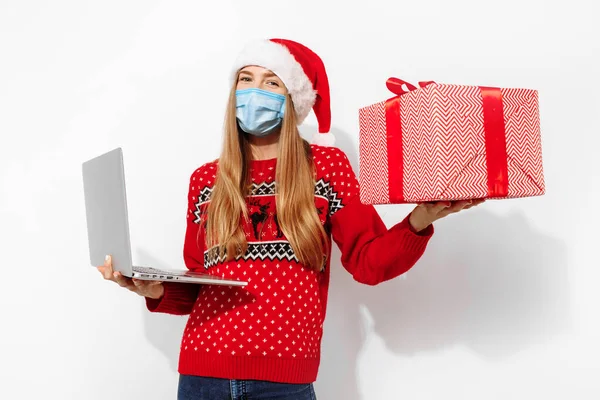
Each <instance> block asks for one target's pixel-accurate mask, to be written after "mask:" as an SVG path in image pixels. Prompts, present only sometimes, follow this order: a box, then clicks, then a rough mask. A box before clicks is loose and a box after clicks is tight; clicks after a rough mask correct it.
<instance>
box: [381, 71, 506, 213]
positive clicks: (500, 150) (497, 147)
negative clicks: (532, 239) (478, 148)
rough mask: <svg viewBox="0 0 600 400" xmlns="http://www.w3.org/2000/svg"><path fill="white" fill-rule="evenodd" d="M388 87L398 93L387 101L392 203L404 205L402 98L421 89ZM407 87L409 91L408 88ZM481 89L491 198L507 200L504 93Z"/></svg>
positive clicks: (393, 83) (394, 82)
mask: <svg viewBox="0 0 600 400" xmlns="http://www.w3.org/2000/svg"><path fill="white" fill-rule="evenodd" d="M431 83H435V82H433V81H427V82H419V86H420V87H421V88H423V87H425V86H427V85H429V84H431ZM386 86H387V88H388V89H389V90H390V91H391V92H392V93H394V94H396V96H395V97H392V98H391V99H388V100H386V102H385V119H386V131H387V132H386V133H387V159H388V188H389V198H390V203H402V202H404V188H403V180H404V178H403V169H404V160H403V157H402V156H403V152H402V121H401V118H400V97H401V96H402V95H404V94H406V93H408V92H411V91H413V90H417V87H415V86H414V85H412V84H410V83H408V82H406V81H403V80H402V79H398V78H389V79H388V80H387V82H386ZM404 86H406V88H407V89H408V90H406V89H404ZM479 89H480V90H481V97H482V99H483V126H484V131H485V146H486V159H487V184H488V197H506V196H507V195H508V166H507V155H506V132H505V129H504V110H503V102H502V92H501V91H500V89H499V88H491V87H484V86H480V87H479Z"/></svg>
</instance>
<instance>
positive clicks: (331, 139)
mask: <svg viewBox="0 0 600 400" xmlns="http://www.w3.org/2000/svg"><path fill="white" fill-rule="evenodd" d="M311 143H313V144H316V145H317V146H323V147H333V145H334V144H335V136H334V135H333V133H331V132H327V133H319V132H316V133H315V134H314V135H313V137H312V139H311Z"/></svg>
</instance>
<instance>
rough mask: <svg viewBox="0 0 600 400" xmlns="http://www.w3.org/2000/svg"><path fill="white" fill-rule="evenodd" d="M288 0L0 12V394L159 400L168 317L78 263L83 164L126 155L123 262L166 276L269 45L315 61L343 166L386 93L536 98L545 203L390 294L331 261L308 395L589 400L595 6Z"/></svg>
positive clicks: (462, 227) (472, 237)
mask: <svg viewBox="0 0 600 400" xmlns="http://www.w3.org/2000/svg"><path fill="white" fill-rule="evenodd" d="M291 3H292V2H283V1H271V2H267V1H254V2H246V1H223V0H219V1H213V2H211V4H210V5H206V2H200V1H157V0H145V1H139V0H138V1H131V0H130V1H114V0H113V1H89V0H88V1H81V0H79V1H74V0H73V1H54V2H42V1H38V2H34V1H16V0H15V1H6V0H5V1H2V2H1V3H0V57H1V58H0V110H1V111H0V135H1V138H2V142H1V145H0V183H1V186H0V187H1V190H2V191H1V192H0V194H1V195H0V233H1V235H2V236H1V239H2V240H1V241H0V249H1V257H0V260H1V262H0V264H1V267H0V268H1V269H2V271H3V274H2V279H3V282H2V285H1V287H2V289H1V290H0V301H1V302H0V304H1V305H2V314H1V319H0V321H1V322H0V324H1V328H0V363H1V368H2V370H1V374H0V376H1V378H0V380H1V381H2V383H1V384H0V398H2V399H37V398H57V399H90V400H92V399H149V400H150V399H167V398H175V390H176V381H177V374H176V363H177V356H178V354H177V351H178V346H179V336H180V334H181V331H182V329H183V326H184V322H185V319H184V318H180V317H173V316H165V315H151V314H150V313H148V312H146V311H145V308H144V305H143V303H142V300H141V299H140V298H138V297H136V296H134V295H132V294H130V293H128V292H126V291H124V290H122V289H120V288H118V287H117V286H116V285H112V284H109V283H107V282H104V281H103V280H102V279H101V277H100V275H99V274H98V273H97V272H96V271H95V270H94V269H92V268H91V267H89V266H88V254H87V237H86V231H85V214H84V208H83V196H82V182H81V174H80V165H81V162H82V161H84V160H86V159H88V158H90V157H92V156H94V155H97V154H99V153H100V152H103V151H106V150H109V149H112V148H114V147H116V146H122V147H123V148H124V151H125V156H126V169H127V171H126V172H127V179H128V193H129V196H130V197H129V201H130V213H131V215H130V217H131V229H132V235H133V241H134V252H135V256H136V259H137V261H138V262H139V263H148V264H153V265H156V266H158V267H167V266H170V267H181V266H182V259H181V246H182V240H183V233H184V217H185V207H186V191H187V180H188V178H189V174H190V173H191V172H192V171H193V169H194V168H196V167H197V166H199V165H200V164H201V163H203V162H205V161H208V160H210V159H212V158H214V157H216V156H217V154H218V150H219V145H220V127H221V121H222V112H223V107H224V102H225V99H226V96H227V92H228V83H227V77H228V73H229V66H230V64H231V62H232V60H233V58H234V57H235V54H236V52H237V50H238V49H239V47H240V45H241V44H242V43H243V42H244V41H245V40H246V39H248V38H250V37H273V36H277V37H285V38H292V39H295V40H298V41H300V42H303V43H305V44H307V45H308V46H310V47H312V48H313V49H314V50H315V51H317V52H318V53H319V54H320V55H321V56H322V57H323V59H324V60H325V62H326V65H327V68H328V71H329V76H330V81H331V86H332V103H333V116H334V117H333V129H334V133H335V134H336V135H337V137H338V144H339V146H340V147H341V148H342V149H343V150H344V151H346V152H347V153H348V155H349V156H350V159H351V160H352V162H353V164H354V167H355V168H356V169H357V168H358V153H357V148H358V121H357V118H358V117H357V109H358V107H360V106H362V105H366V104H370V103H373V102H376V101H380V100H383V99H385V98H388V97H390V93H389V92H387V89H386V88H385V79H386V78H388V77H389V76H397V77H401V78H404V79H407V80H409V81H412V82H416V81H419V80H435V81H438V82H445V83H464V84H473V85H491V86H507V87H510V86H512V87H528V88H536V89H538V90H539V91H540V102H541V113H542V130H543V151H544V167H545V173H546V181H547V190H548V193H547V195H546V196H544V197H540V198H534V199H522V200H511V201H501V202H489V203H486V204H485V205H483V206H481V207H480V208H478V209H475V210H472V211H470V212H468V213H465V214H460V215H456V216H452V217H449V218H448V219H446V220H444V221H441V222H440V223H439V224H437V231H436V235H435V237H434V238H433V240H432V241H431V244H430V247H429V248H428V251H427V253H426V255H425V256H424V258H423V259H422V260H421V261H420V262H419V264H418V265H417V266H416V267H415V269H414V270H412V271H411V272H409V273H408V274H407V275H406V278H405V279H396V280H395V281H392V282H389V283H386V284H382V285H380V286H378V287H373V288H371V287H366V286H361V285H359V284H358V283H355V282H353V281H352V279H351V277H350V276H349V275H348V274H347V273H346V272H345V271H344V270H343V269H342V267H341V266H340V264H339V263H334V265H333V267H332V268H333V282H332V285H331V296H330V304H329V312H328V319H327V321H326V324H325V325H326V334H325V338H324V350H323V362H322V368H321V371H320V377H319V380H318V382H317V385H316V387H317V391H318V392H317V394H318V396H319V398H320V399H325V400H328V399H334V400H335V399H345V400H359V399H360V400H375V399H382V398H407V399H415V400H423V399H438V398H452V399H458V398H460V399H482V398H485V399H505V398H511V399H541V398H571V399H597V398H599V397H600V383H598V382H599V381H598V380H597V379H595V378H597V375H598V373H599V372H600V368H599V367H598V358H599V356H600V343H599V341H598V340H597V339H598V337H599V335H600V322H599V317H598V315H599V314H598V304H599V302H600V290H598V289H597V287H598V281H599V280H600V263H599V262H598V254H597V249H598V246H597V242H598V237H599V235H598V233H597V225H598V222H600V219H599V217H598V201H599V200H598V199H599V198H600V190H599V189H598V181H599V178H600V176H599V173H598V155H597V154H598V145H599V142H598V134H599V133H600V123H599V122H598V118H597V115H598V107H599V106H600V100H599V97H598V95H597V89H598V87H599V84H600V78H599V77H598V76H599V75H598V71H599V70H600V68H599V67H600V65H599V62H598V61H599V56H598V54H599V50H600V46H599V45H598V41H597V39H593V38H594V37H596V38H598V37H600V29H599V28H598V25H597V17H598V16H599V14H600V10H599V7H598V4H597V2H594V1H592V0H588V1H584V0H572V1H568V2H556V1H553V2H550V1H545V2H543V1H541V0H507V1H503V2H482V1H475V0H459V1H452V2H449V1H443V0H435V1H427V2H421V1H419V2H417V1H412V2H408V1H402V2H397V1H381V0H371V1H368V2H362V1H361V2H354V3H352V2H340V3H337V4H335V3H334V2H333V1H322V0H320V1H308V0H307V1H303V2H294V4H291ZM315 127H316V123H315V119H314V117H313V116H312V114H311V117H310V118H309V120H308V121H307V123H306V124H305V126H303V128H302V132H303V134H306V135H307V137H308V136H309V135H310V134H311V133H312V131H313V130H314V129H315ZM577 163H578V164H577ZM378 209H379V211H380V212H381V215H382V216H383V217H384V219H385V222H386V223H387V224H388V225H391V224H393V223H394V222H396V221H399V220H400V219H401V218H403V217H404V215H406V213H408V212H409V211H410V207H409V206H386V207H379V208H378ZM335 255H337V256H339V252H337V250H336V252H335ZM15 273H18V274H19V275H18V277H17V275H15V277H12V275H13V274H15Z"/></svg>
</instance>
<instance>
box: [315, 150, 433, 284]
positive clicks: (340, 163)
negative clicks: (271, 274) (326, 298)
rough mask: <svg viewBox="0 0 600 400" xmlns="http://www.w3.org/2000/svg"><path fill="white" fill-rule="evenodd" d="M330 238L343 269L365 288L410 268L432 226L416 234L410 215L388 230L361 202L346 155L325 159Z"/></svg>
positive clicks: (423, 245)
mask: <svg viewBox="0 0 600 400" xmlns="http://www.w3.org/2000/svg"><path fill="white" fill-rule="evenodd" d="M326 162H327V163H328V165H327V166H328V167H329V168H328V169H329V172H328V174H329V179H330V180H329V184H330V191H329V194H330V196H329V197H330V209H329V214H330V222H331V235H332V238H333V240H334V241H335V243H336V244H337V245H338V247H339V248H340V251H341V253H342V257H341V262H342V265H343V266H344V268H345V269H346V270H347V271H348V272H349V273H350V274H352V276H353V277H354V279H355V280H356V281H358V282H361V283H364V284H367V285H376V284H378V283H381V282H384V281H387V280H390V279H393V278H395V277H397V276H399V275H401V274H403V273H405V272H406V271H408V270H409V269H411V268H412V267H413V266H414V265H415V264H416V263H417V261H418V260H419V259H420V258H421V256H422V255H423V253H424V252H425V248H426V247H427V244H428V242H429V239H430V238H431V236H432V235H433V225H430V226H429V227H428V228H426V229H424V230H423V231H420V232H418V233H417V232H415V231H414V230H413V228H412V226H411V225H410V223H409V216H406V218H404V219H403V220H402V221H400V222H399V223H397V224H395V225H393V226H392V227H391V228H390V229H388V228H387V227H386V226H385V224H384V222H383V220H382V219H381V217H380V216H379V214H378V213H377V210H376V209H375V207H374V206H372V205H366V204H363V203H361V201H360V197H359V183H358V180H357V178H356V175H355V174H354V171H353V170H352V166H351V165H350V163H349V161H348V158H347V156H346V154H345V153H343V152H342V151H341V150H339V149H335V150H332V153H331V154H330V155H329V157H327V161H326Z"/></svg>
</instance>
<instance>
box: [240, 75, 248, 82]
mask: <svg viewBox="0 0 600 400" xmlns="http://www.w3.org/2000/svg"><path fill="white" fill-rule="evenodd" d="M240 81H241V82H250V78H249V77H247V76H242V77H240Z"/></svg>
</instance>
